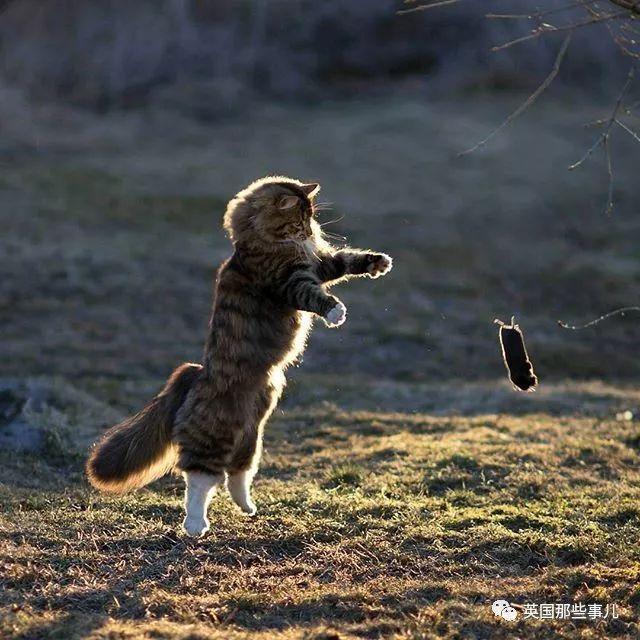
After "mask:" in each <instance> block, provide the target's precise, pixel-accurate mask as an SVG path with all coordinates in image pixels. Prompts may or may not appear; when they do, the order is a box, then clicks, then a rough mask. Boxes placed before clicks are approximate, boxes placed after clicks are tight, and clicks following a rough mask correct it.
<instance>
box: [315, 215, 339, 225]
mask: <svg viewBox="0 0 640 640" xmlns="http://www.w3.org/2000/svg"><path fill="white" fill-rule="evenodd" d="M343 218H344V216H340V217H339V218H334V219H333V220H327V222H321V223H320V226H321V227H326V226H327V225H329V224H334V223H335V222H340V220H342V219H343Z"/></svg>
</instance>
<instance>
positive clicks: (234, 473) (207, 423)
mask: <svg viewBox="0 0 640 640" xmlns="http://www.w3.org/2000/svg"><path fill="white" fill-rule="evenodd" d="M319 191H320V185H318V184H317V183H311V184H306V183H304V182H300V181H298V180H295V179H292V178H286V177H282V176H270V177H266V178H262V179H260V180H257V181H255V182H253V183H252V184H250V185H249V186H248V187H247V188H246V189H244V190H243V191H240V192H239V193H238V194H237V195H236V196H235V197H234V198H233V199H232V200H231V201H230V202H229V204H228V206H227V209H226V212H225V216H224V228H225V230H226V231H227V233H228V235H229V237H230V240H231V242H232V244H233V249H234V250H233V255H232V256H231V257H230V258H229V259H227V260H226V261H225V262H224V263H223V264H222V265H221V267H220V269H219V271H218V274H217V278H216V286H215V295H214V303H213V311H212V314H211V319H210V322H209V331H208V337H207V341H206V345H205V350H204V358H203V362H202V364H194V363H185V364H183V365H181V366H180V367H178V368H177V369H176V370H175V371H174V372H173V374H172V375H171V377H170V378H169V380H168V382H167V383H166V385H165V387H164V388H163V389H162V391H161V392H160V393H159V394H158V395H157V396H156V397H155V398H154V399H153V400H151V402H150V403H149V404H148V405H147V406H146V407H145V408H144V409H142V410H141V411H140V412H139V413H137V414H135V415H134V416H131V417H129V418H127V419H125V420H124V421H123V422H121V423H119V424H117V425H115V426H113V427H111V428H110V429H109V430H108V431H107V432H106V433H105V435H104V436H103V438H102V439H101V440H100V441H99V442H98V443H97V445H96V446H95V447H94V448H93V450H92V452H91V454H90V456H89V460H88V462H87V475H88V477H89V480H90V482H91V483H92V484H93V485H94V486H95V487H97V488H98V489H101V490H103V491H108V492H114V493H123V492H125V491H128V490H131V489H136V488H139V487H141V486H143V485H145V484H147V483H149V482H151V481H152V480H155V479H156V478H159V477H160V476H162V475H164V474H165V473H167V472H169V471H170V470H171V469H173V468H177V469H178V470H180V471H181V472H182V474H183V476H184V479H185V483H186V491H185V511H186V515H185V519H184V522H183V527H184V529H185V531H186V533H187V534H189V535H191V536H196V537H199V536H202V535H204V534H205V533H206V532H207V531H208V529H209V520H208V518H207V509H208V506H209V503H210V501H211V499H212V497H213V495H214V493H215V491H216V490H217V489H218V488H219V487H220V486H222V485H223V484H224V483H225V481H226V485H227V488H228V490H229V493H230V494H231V497H232V499H233V501H234V502H235V503H236V504H237V505H238V506H239V507H240V509H242V511H244V512H245V513H247V514H249V515H253V514H255V512H256V507H255V504H254V502H253V500H252V498H251V492H250V489H251V483H252V481H253V478H254V476H255V474H256V471H257V469H258V464H259V462H260V457H261V449H262V433H263V429H264V426H265V423H266V421H267V420H268V418H269V416H270V415H271V413H272V412H273V410H274V408H275V406H276V403H277V402H278V399H279V398H280V395H281V394H282V391H283V388H284V385H285V376H284V371H285V370H286V368H287V367H288V366H290V365H291V364H292V363H293V362H294V361H296V359H297V358H298V357H299V356H300V355H301V354H302V352H303V350H304V347H305V344H306V340H307V336H308V333H309V330H310V328H311V324H312V320H313V316H314V315H316V316H319V317H320V318H322V319H323V320H324V322H325V324H326V325H327V326H328V327H338V326H340V325H341V324H342V323H343V322H344V321H345V319H346V308H345V306H344V304H343V303H342V302H341V301H340V300H339V299H338V298H336V297H335V296H333V295H331V294H330V293H329V292H328V291H327V288H328V287H329V286H330V285H332V284H335V283H336V282H339V281H340V280H345V279H347V278H349V277H352V276H368V277H370V278H377V277H379V276H382V275H384V274H386V273H388V272H389V271H390V270H391V268H392V260H391V258H390V257H389V256H387V255H386V254H384V253H373V252H370V251H363V250H359V249H351V248H342V249H336V248H334V247H332V246H331V245H330V244H329V243H328V242H327V241H326V240H325V239H324V237H323V233H322V230H321V227H320V225H319V224H318V222H317V220H316V213H317V211H316V209H317V207H316V204H315V198H316V196H317V194H318V192H319Z"/></svg>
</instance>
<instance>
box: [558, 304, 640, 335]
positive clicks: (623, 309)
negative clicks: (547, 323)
mask: <svg viewBox="0 0 640 640" xmlns="http://www.w3.org/2000/svg"><path fill="white" fill-rule="evenodd" d="M628 311H640V307H621V308H620V309H615V310H614V311H609V313H605V314H604V315H603V316H600V317H599V318H596V319H595V320H592V321H591V322H587V324H579V325H573V324H567V323H566V322H562V320H558V324H559V325H560V326H561V327H562V328H563V329H571V331H578V330H579V329H586V328H587V327H593V326H594V325H596V324H599V323H600V322H602V321H603V320H606V319H607V318H611V317H612V316H617V315H618V314H620V315H624V314H625V313H627V312H628Z"/></svg>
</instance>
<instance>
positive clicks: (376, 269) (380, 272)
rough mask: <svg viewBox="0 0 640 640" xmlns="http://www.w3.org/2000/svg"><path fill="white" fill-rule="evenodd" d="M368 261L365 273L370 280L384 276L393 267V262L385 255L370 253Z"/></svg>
mask: <svg viewBox="0 0 640 640" xmlns="http://www.w3.org/2000/svg"><path fill="white" fill-rule="evenodd" d="M369 260H370V264H369V266H368V267H367V273H368V274H369V276H370V277H371V278H379V277H380V276H384V275H386V274H387V273H389V271H391V269H392V267H393V260H392V259H391V256H388V255H387V254H386V253H371V254H369Z"/></svg>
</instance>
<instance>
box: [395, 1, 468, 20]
mask: <svg viewBox="0 0 640 640" xmlns="http://www.w3.org/2000/svg"><path fill="white" fill-rule="evenodd" d="M461 1H462V0H438V1H437V2H432V3H431V4H421V5H419V6H417V7H412V8H411V9H400V11H397V12H396V13H397V14H398V15H399V16H401V15H403V14H405V13H415V12H416V11H424V10H425V9H433V8H435V7H443V6H445V5H448V4H457V3H458V2H461Z"/></svg>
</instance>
